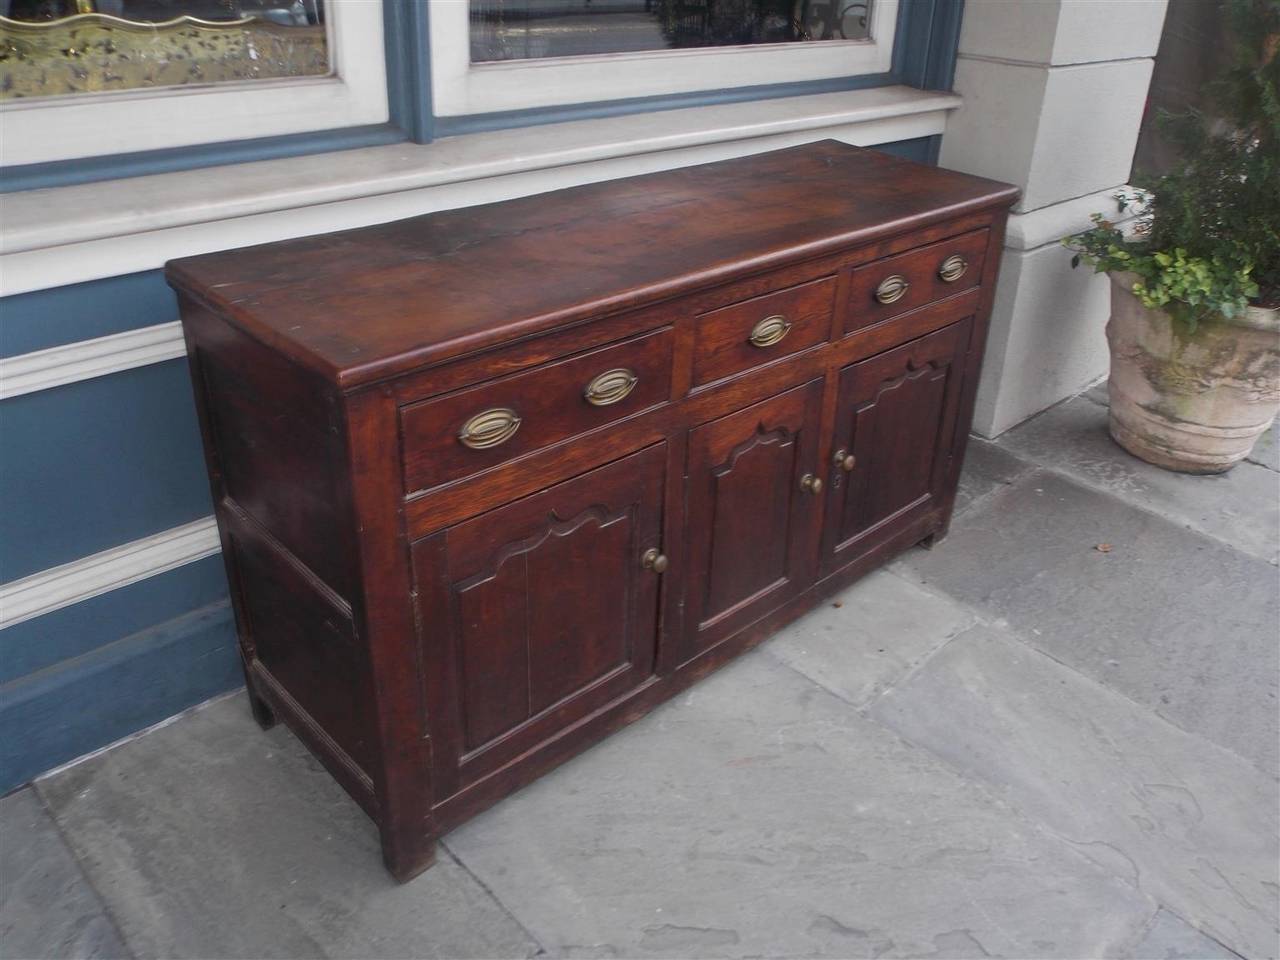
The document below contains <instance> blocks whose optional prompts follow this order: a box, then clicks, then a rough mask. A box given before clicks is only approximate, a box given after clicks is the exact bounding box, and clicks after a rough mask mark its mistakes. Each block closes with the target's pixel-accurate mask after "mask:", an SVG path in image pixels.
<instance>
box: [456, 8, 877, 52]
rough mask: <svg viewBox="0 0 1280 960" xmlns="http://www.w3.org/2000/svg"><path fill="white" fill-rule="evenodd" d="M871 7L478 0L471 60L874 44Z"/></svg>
mask: <svg viewBox="0 0 1280 960" xmlns="http://www.w3.org/2000/svg"><path fill="white" fill-rule="evenodd" d="M871 4H872V0H856V2H851V0H471V60H472V62H475V63H480V62H485V61H493V60H528V59H539V58H543V57H572V56H583V55H587V54H604V53H632V52H637V51H643V50H668V49H681V48H695V47H726V46H743V45H747V44H762V43H797V42H800V41H806V40H814V41H821V40H866V39H869V38H870V28H869V24H870V14H871Z"/></svg>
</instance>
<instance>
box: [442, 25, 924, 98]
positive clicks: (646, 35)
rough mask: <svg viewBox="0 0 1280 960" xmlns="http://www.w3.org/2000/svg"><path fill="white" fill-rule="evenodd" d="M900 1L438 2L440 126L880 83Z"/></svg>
mask: <svg viewBox="0 0 1280 960" xmlns="http://www.w3.org/2000/svg"><path fill="white" fill-rule="evenodd" d="M898 6H899V0H471V2H470V3H468V2H467V0H435V2H433V3H432V4H431V5H430V14H431V81H432V98H433V108H434V112H435V114H436V115H437V116H442V117H450V116H464V115H468V114H476V113H490V112H494V111H506V110H524V109H533V108H539V107H555V106H565V105H569V104H580V103H589V102H599V101H607V100H626V99H630V98H635V97H650V96H664V95H673V94H685V93H692V92H697V91H706V90H718V89H729V88H741V87H750V86H758V85H762V84H777V83H787V82H796V81H805V80H826V79H834V78H840V77H850V76H855V75H860V74H880V73H888V72H889V70H890V68H891V66H892V61H893V40H894V32H895V27H896V21H897V15H898Z"/></svg>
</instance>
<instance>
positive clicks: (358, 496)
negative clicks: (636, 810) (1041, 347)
mask: <svg viewBox="0 0 1280 960" xmlns="http://www.w3.org/2000/svg"><path fill="white" fill-rule="evenodd" d="M1015 196H1016V192H1015V190H1014V189H1013V188H1012V187H1008V186H1006V185H1004V184H999V183H995V182H992V181H989V180H982V179H979V178H976V177H970V176H965V175H962V174H958V173H952V172H948V171H945V170H940V169H937V168H933V167H927V166H921V165H919V164H914V163H910V162H907V161H904V160H899V159H896V158H893V157H890V156H888V155H885V154H881V153H877V152H875V151H870V150H861V149H857V148H854V147H850V146H846V145H844V144H840V143H835V142H830V141H828V142H823V143H816V144H810V145H806V146H801V147H794V148H791V149H786V150H779V151H776V152H772V153H766V154H760V155H757V156H753V157H746V158H742V159H735V160H727V161H723V162H719V163H712V164H706V165H703V166H695V167H688V168H684V169H680V170H674V171H670V172H665V173H655V174H650V175H647V176H641V177H633V178H629V179H625V180H614V181H610V182H605V183H599V184H593V185H589V186H583V187H575V188H572V189H568V190H561V191H557V192H554V193H547V194H542V195H540V196H534V197H527V198H523V199H517V200H509V201H505V202H502V203H495V204H491V205H488V206H481V207H472V208H468V209H462V210H452V211H447V212H441V213H434V214H430V215H428V216H422V217H416V218H413V219H409V220H403V221H399V222H396V223H389V224H385V225H381V226H375V227H369V228H365V229H359V230H347V231H343V232H340V233H332V234H327V235H323V236H317V237H310V238H306V239H301V240H291V241H287V242H282V243H273V244H267V245H264V246H259V247H253V248H250V249H244V250H235V251H229V252H225V253H217V254H210V255H207V256H201V257H194V258H189V259H184V260H177V261H173V262H171V263H170V264H169V265H168V267H167V274H168V277H169V281H170V283H172V284H173V286H174V287H176V288H177V290H178V291H179V298H180V301H181V305H182V317H183V326H184V328H185V331H186V338H187V347H188V353H189V356H190V363H191V372H192V378H193V380H194V385H195V392H196V400H197V405H198V408H199V412H200V422H201V428H202V430H203V434H204V442H205V452H206V456H207V460H208V466H209V476H210V480H211V483H212V487H213V498H214V501H215V504H216V508H217V516H218V529H219V533H220V535H221V539H222V552H223V556H224V558H225V560H226V566H227V572H228V576H229V579H230V584H231V596H232V601H233V604H234V607H235V613H236V623H237V626H238V630H239V636H240V649H241V653H242V655H243V660H244V665H245V675H246V678H247V681H248V687H249V696H250V703H251V704H252V709H253V712H254V715H255V717H256V718H257V720H258V721H259V722H260V723H261V724H263V725H264V726H265V725H269V724H271V723H272V722H274V720H275V719H276V718H280V719H282V720H284V721H285V722H286V723H287V724H288V725H289V726H290V727H291V728H292V729H293V730H294V731H295V732H296V733H297V735H298V736H299V737H300V738H301V739H302V740H303V741H304V742H305V743H306V744H307V745H308V746H309V747H310V749H311V750H312V751H314V752H315V754H316V756H318V757H319V758H320V760H321V761H322V762H323V763H324V764H325V766H326V767H327V768H328V769H329V771H330V772H331V773H332V774H333V776H334V777H336V778H337V779H338V780H339V781H340V782H341V783H342V785H343V786H344V787H345V788H346V789H347V790H348V791H349V792H350V793H351V795H352V796H353V797H354V798H355V799H356V800H357V801H358V802H359V803H360V804H361V805H362V806H363V807H364V809H365V810H367V811H368V813H369V815H370V816H371V817H372V818H373V819H374V820H375V821H376V822H377V824H378V826H379V829H380V831H381V837H382V849H383V855H384V858H385V861H386V864H387V867H388V868H389V869H390V871H391V872H392V873H393V874H394V875H395V876H396V877H397V878H399V879H401V880H404V879H407V878H409V877H412V876H413V875H414V874H416V873H417V872H418V871H420V870H422V869H423V868H424V867H426V866H427V865H429V864H430V863H431V860H432V857H433V852H434V846H435V840H436V838H437V837H439V836H440V835H441V834H442V833H444V832H445V831H447V830H449V829H450V828H451V827H453V826H455V825H456V824H458V823H460V822H461V821H463V820H465V819H467V818H468V817H470V816H472V815H473V814H475V813H476V812H477V811H479V810H481V809H483V808H484V807H486V806H488V805H489V804H492V803H493V802H494V801H496V800H498V799H499V798H501V797H503V796H505V795H506V794H509V793H511V792H512V791H513V790H516V789H517V788H519V787H520V786H521V785H523V784H525V783H528V782H529V781H530V780H532V779H534V778H535V777H537V776H539V775H540V774H541V773H543V772H545V771H546V770H548V769H549V768H551V767H552V766H554V765H555V764H557V763H560V762H561V761H563V760H565V759H567V758H568V757H570V756H572V755H573V754H575V753H577V752H579V751H581V750H583V749H584V748H586V747H587V746H588V745H590V744H591V743H593V742H595V741H597V740H599V739H600V738H602V737H604V736H605V735H607V734H608V733H610V732H611V731H613V730H615V729H617V728H618V727H620V726H622V725H624V724H626V723H628V722H630V721H632V720H634V719H636V718H638V717H640V716H641V715H643V714H644V713H645V712H647V711H648V710H650V709H652V708H653V707H654V706H655V705H656V704H658V703H659V702H661V701H662V700H664V699H666V698H667V697H670V696H671V695H672V694H674V693H675V692H677V691H678V690H680V689H682V688H684V687H686V686H687V685H688V684H690V683H692V682H693V681H694V680H696V679H697V678H698V677H700V676H702V675H704V674H706V673H707V672H708V671H710V670H712V669H714V668H715V667H717V666H718V665H720V664H722V663H724V662H725V661H726V660H728V659H730V658H732V657H733V656H735V655H737V654H739V653H741V652H742V651H743V650H745V649H747V648H748V647H750V646H751V645H753V644H755V643H758V642H759V641H760V640H762V639H764V638H766V637H768V636H769V635H770V634H771V633H772V632H774V631H775V630H777V629H778V628H779V627H780V626H781V625H782V624H784V623H786V622H787V621H789V620H792V619H794V618H795V617H797V616H798V615H800V614H801V613H803V612H804V611H805V610H807V609H809V608H810V607H812V606H813V605H814V604H815V603H817V602H819V601H820V600H821V599H822V598H823V597H826V596H828V595H829V594H831V593H832V592H833V591H835V590H838V589H840V588H841V587H843V586H845V585H847V584H848V583H850V582H851V581H853V580H854V579H855V578H857V577H858V576H860V575H861V574H863V573H865V572H866V571H868V570H869V569H871V568H873V567H874V566H876V565H878V564H881V563H883V562H884V561H885V560H887V559H888V558H889V557H890V556H892V555H893V554H895V553H896V552H898V551H901V550H903V549H904V548H906V547H908V546H910V545H912V544H915V543H919V542H921V541H929V540H931V539H934V538H937V537H939V536H941V535H942V534H944V533H945V532H946V529H947V523H948V520H949V518H950V514H951V509H952V503H953V500H954V497H955V490H956V480H957V476H958V474H959V471H960V462H961V457H962V455H963V453H964V447H965V439H966V436H967V433H968V426H969V422H970V418H971V415H972V407H973V398H974V391H975V389H976V387H977V381H978V370H979V365H980V362H981V357H982V351H983V344H984V341H985V334H986V323H987V315H988V312H989V310H990V306H991V298H992V296H993V292H994V287H995V277H996V270H997V267H998V264H999V259H1000V250H1001V240H1002V235H1003V230H1004V221H1005V217H1006V214H1007V209H1008V207H1009V205H1010V204H1011V203H1012V202H1013V200H1014V199H1015Z"/></svg>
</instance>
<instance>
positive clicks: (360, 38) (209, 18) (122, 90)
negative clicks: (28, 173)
mask: <svg viewBox="0 0 1280 960" xmlns="http://www.w3.org/2000/svg"><path fill="white" fill-rule="evenodd" d="M0 9H5V10H6V11H7V13H8V16H3V17H0V137H2V140H0V156H2V159H3V161H4V163H5V164H6V165H13V166H19V165H23V164H30V163H42V162H48V161H54V160H66V159H73V158H77V157H93V156H102V155H104V154H116V153H133V152H137V151H145V150H154V149H159V148H165V147H179V146H190V145H193V144H200V143H213V142H219V141H226V140H237V139H249V138H254V137H267V136H276V135H280V134H289V133H302V132H307V131H314V130H328V129H336V128H340V127H350V126H357V125H362V124H376V123H383V122H385V121H386V120H387V116H388V111H387V91H386V67H385V63H384V54H383V36H382V31H383V21H382V10H381V4H379V3H375V2H369V0H8V2H7V3H4V4H3V7H0Z"/></svg>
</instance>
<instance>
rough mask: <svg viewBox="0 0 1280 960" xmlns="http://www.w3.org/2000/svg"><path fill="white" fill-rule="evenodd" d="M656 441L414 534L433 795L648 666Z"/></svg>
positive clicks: (657, 502)
mask: <svg viewBox="0 0 1280 960" xmlns="http://www.w3.org/2000/svg"><path fill="white" fill-rule="evenodd" d="M665 472H666V446H665V444H661V443H659V444H655V445H654V446H651V447H648V448H646V449H644V450H642V451H640V452H639V453H636V454H633V455H631V456H629V457H624V458H623V459H621V460H617V461H614V462H613V463H611V464H608V465H606V466H603V467H600V468H598V469H596V470H592V471H590V472H589V473H585V474H583V475H581V476H579V477H575V478H573V479H572V480H566V481H564V482H563V483H558V484H556V485H554V486H552V487H549V488H548V489H546V490H544V491H542V492H540V493H536V494H533V495H532V496H529V497H525V498H524V499H522V500H517V501H516V502H514V503H511V504H509V505H507V506H505V507H500V508H498V509H496V510H492V511H490V512H489V513H485V514H482V515H480V516H479V517H476V518H475V519H473V520H468V521H466V522H465V523H461V524H458V525H457V526H454V527H450V528H449V529H447V530H445V531H443V532H441V533H439V534H436V535H434V536H431V537H427V538H425V539H423V540H419V541H417V542H416V543H415V544H414V546H413V564H414V575H415V579H416V583H417V592H418V620H419V632H420V635H421V637H422V644H423V653H424V655H423V672H424V678H425V683H426V685H427V691H428V701H427V702H428V704H429V707H428V712H429V714H430V717H429V721H430V727H431V733H432V741H433V754H434V761H433V766H434V769H435V773H436V777H437V781H436V782H437V784H438V787H439V789H438V791H437V802H439V801H440V800H444V799H446V798H447V797H449V796H450V795H452V794H453V793H455V792H456V791H458V790H460V789H463V788H465V787H466V786H468V785H469V784H470V783H473V782H474V781H476V780H478V779H480V778H481V777H483V776H485V775H486V774H488V773H491V772H493V771H494V770H496V769H498V768H499V767H501V766H502V765H503V764H505V763H507V762H509V761H511V760H513V759H515V758H517V757H519V756H521V755H522V754H524V753H526V752H528V751H529V750H532V749H535V748H536V747H537V746H538V745H539V744H541V743H542V742H544V741H546V740H547V739H548V738H550V737H552V736H554V735H555V734H556V733H557V732H558V731H559V730H561V729H563V728H564V727H566V726H568V725H570V724H572V723H574V722H575V721H577V720H578V719H580V718H582V717H583V716H585V715H587V714H589V713H590V712H592V711H593V710H596V709H599V708H600V707H601V706H603V705H605V704H606V703H608V702H609V701H611V700H613V699H615V698H617V697H618V696H620V695H622V694H624V693H626V691H627V690H629V689H631V688H633V687H636V686H638V685H639V684H641V683H643V682H644V681H645V680H646V679H647V678H648V677H650V676H652V674H653V672H654V662H655V653H656V643H657V632H658V597H659V584H660V582H661V577H660V576H659V575H658V574H657V573H655V572H654V571H652V570H650V569H645V568H644V567H643V565H642V560H641V558H642V556H643V554H644V553H645V551H646V550H648V549H649V548H651V547H658V546H660V537H661V530H662V505H663V495H664V477H665Z"/></svg>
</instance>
